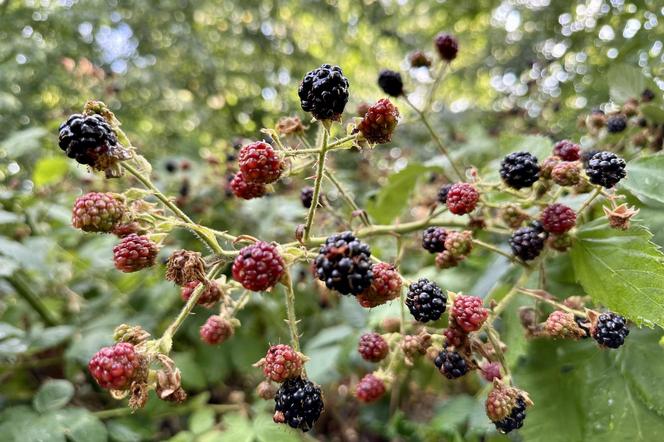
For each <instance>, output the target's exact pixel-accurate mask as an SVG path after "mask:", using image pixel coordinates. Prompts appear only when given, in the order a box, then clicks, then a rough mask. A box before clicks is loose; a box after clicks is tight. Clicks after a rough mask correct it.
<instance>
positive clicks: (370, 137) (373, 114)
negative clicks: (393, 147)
mask: <svg viewBox="0 0 664 442" xmlns="http://www.w3.org/2000/svg"><path fill="white" fill-rule="evenodd" d="M398 122H399V109H397V107H396V106H395V105H393V104H392V103H391V102H390V100H388V99H387V98H382V99H380V100H378V101H377V102H376V103H375V104H374V105H372V106H371V107H369V109H368V110H367V112H366V113H365V114H364V118H363V119H362V121H360V123H359V124H358V125H357V129H356V130H358V131H359V132H360V133H361V134H362V136H363V137H364V139H365V140H367V141H368V142H369V143H376V144H383V143H389V142H390V140H391V139H392V133H393V132H394V129H395V128H396V127H397V123H398Z"/></svg>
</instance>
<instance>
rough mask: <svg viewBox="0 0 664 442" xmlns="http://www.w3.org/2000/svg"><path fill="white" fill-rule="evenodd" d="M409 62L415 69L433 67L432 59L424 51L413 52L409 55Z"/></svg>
mask: <svg viewBox="0 0 664 442" xmlns="http://www.w3.org/2000/svg"><path fill="white" fill-rule="evenodd" d="M408 62H409V63H410V66H411V67H413V68H423V67H426V68H428V67H430V66H431V63H432V62H431V58H430V57H429V56H428V55H427V54H426V53H425V52H424V51H419V50H418V51H413V52H411V53H410V55H408Z"/></svg>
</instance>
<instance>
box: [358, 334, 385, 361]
mask: <svg viewBox="0 0 664 442" xmlns="http://www.w3.org/2000/svg"><path fill="white" fill-rule="evenodd" d="M357 351H358V353H360V355H361V356H362V359H364V360H366V361H369V362H380V361H382V360H383V359H385V357H387V354H388V353H389V352H390V346H389V345H387V341H386V340H385V339H384V338H383V337H382V336H381V335H379V334H378V333H365V334H363V335H362V336H361V337H360V342H359V343H358V345H357Z"/></svg>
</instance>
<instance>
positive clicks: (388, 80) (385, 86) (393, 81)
mask: <svg viewBox="0 0 664 442" xmlns="http://www.w3.org/2000/svg"><path fill="white" fill-rule="evenodd" d="M378 86H380V88H381V89H382V90H383V92H385V93H386V94H387V95H390V96H392V97H398V96H400V95H403V80H402V79H401V74H400V73H398V72H395V71H391V70H389V69H383V70H382V71H380V73H379V74H378Z"/></svg>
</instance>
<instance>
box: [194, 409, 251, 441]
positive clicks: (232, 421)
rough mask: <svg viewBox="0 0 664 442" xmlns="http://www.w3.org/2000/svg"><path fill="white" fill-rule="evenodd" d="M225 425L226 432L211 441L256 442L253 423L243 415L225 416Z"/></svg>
mask: <svg viewBox="0 0 664 442" xmlns="http://www.w3.org/2000/svg"><path fill="white" fill-rule="evenodd" d="M223 425H224V431H223V432H222V433H220V434H218V435H217V436H218V437H216V438H210V439H209V440H211V441H215V442H217V441H218V442H251V441H252V440H254V430H253V428H252V425H251V421H249V419H247V418H246V417H244V416H242V415H239V414H226V415H224V420H223ZM201 439H203V438H201Z"/></svg>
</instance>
